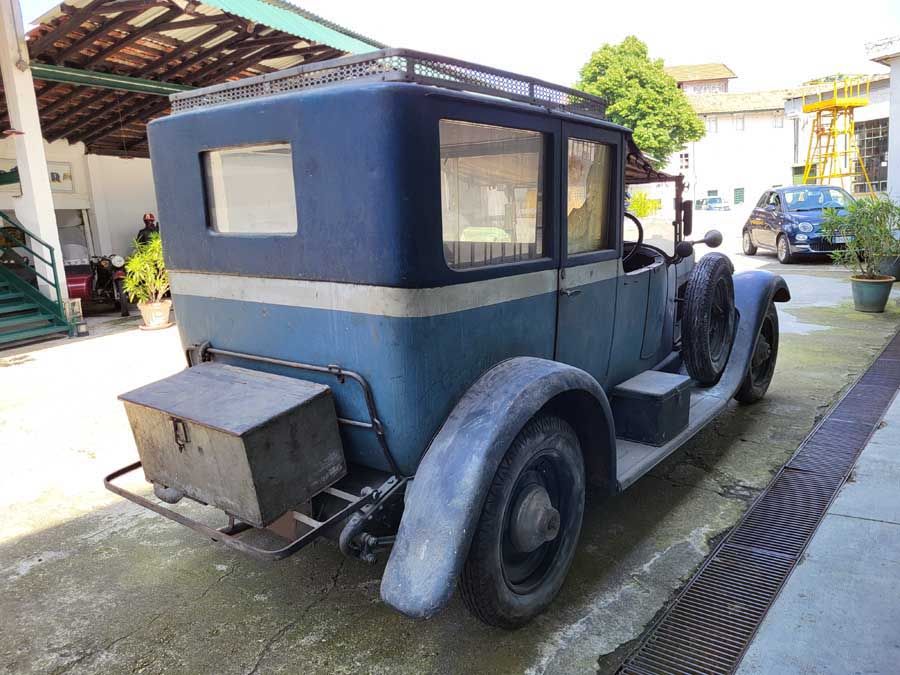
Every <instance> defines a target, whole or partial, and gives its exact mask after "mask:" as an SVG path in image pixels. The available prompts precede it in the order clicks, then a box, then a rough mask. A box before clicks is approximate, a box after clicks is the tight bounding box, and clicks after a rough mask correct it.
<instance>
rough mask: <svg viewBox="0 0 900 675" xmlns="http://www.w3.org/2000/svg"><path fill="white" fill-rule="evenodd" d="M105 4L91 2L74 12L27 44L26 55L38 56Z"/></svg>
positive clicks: (99, 1)
mask: <svg viewBox="0 0 900 675" xmlns="http://www.w3.org/2000/svg"><path fill="white" fill-rule="evenodd" d="M107 2H109V0H92V1H91V2H89V3H88V4H86V5H85V6H84V7H82V8H81V9H78V10H75V11H74V12H72V13H71V14H69V15H68V16H67V17H65V18H64V19H63V20H62V21H60V22H59V23H57V24H56V25H55V26H53V27H52V28H51V30H50V31H49V32H48V33H44V34H43V35H41V36H40V37H39V38H37V39H36V40H33V41H31V42H29V43H28V53H29V54H30V55H31V58H35V57H36V56H40V55H41V54H43V53H44V52H45V51H46V50H47V48H48V47H50V46H51V45H52V44H53V43H54V42H55V41H56V40H59V39H62V38H65V36H66V33H68V32H69V31H70V30H72V29H73V28H78V27H79V26H80V25H81V24H82V23H83V22H84V21H85V19H87V18H88V17H90V16H91V15H93V14H94V13H95V10H97V9H98V8H99V7H100V6H101V5H104V4H106V3H107Z"/></svg>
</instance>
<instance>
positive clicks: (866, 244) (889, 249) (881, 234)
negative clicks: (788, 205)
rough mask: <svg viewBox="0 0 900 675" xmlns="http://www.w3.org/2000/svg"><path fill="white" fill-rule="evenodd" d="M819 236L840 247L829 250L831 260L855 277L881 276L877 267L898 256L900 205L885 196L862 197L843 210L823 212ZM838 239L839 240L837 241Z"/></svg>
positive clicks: (872, 277) (899, 246)
mask: <svg viewBox="0 0 900 675" xmlns="http://www.w3.org/2000/svg"><path fill="white" fill-rule="evenodd" d="M824 215H825V219H824V221H823V222H822V234H823V235H824V236H825V237H826V238H827V239H828V240H829V241H832V242H835V243H841V242H843V246H844V247H843V248H841V249H838V250H835V251H832V252H831V259H832V260H833V261H834V262H835V264H838V265H844V266H846V267H849V268H850V270H852V271H853V273H854V276H857V277H862V278H864V279H878V278H880V277H882V276H883V275H882V274H879V271H878V268H879V267H880V266H881V264H882V262H883V261H884V260H886V259H892V258H895V257H896V256H900V242H898V240H897V238H896V237H897V236H898V235H900V205H897V204H895V203H894V202H893V201H891V200H890V199H889V198H888V197H884V196H877V197H871V198H869V197H863V198H861V199H857V200H854V201H852V202H850V204H849V205H848V206H847V208H846V210H844V211H838V210H836V209H825V212H824ZM838 238H840V239H839V240H838Z"/></svg>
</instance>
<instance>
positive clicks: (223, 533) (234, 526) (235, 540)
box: [103, 462, 396, 560]
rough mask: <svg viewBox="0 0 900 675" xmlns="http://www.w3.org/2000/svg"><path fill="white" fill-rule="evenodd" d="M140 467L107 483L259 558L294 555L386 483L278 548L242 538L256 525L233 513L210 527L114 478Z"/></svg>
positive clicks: (133, 466)
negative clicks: (219, 525)
mask: <svg viewBox="0 0 900 675" xmlns="http://www.w3.org/2000/svg"><path fill="white" fill-rule="evenodd" d="M140 468H141V463H140V462H135V463H134V464H129V465H128V466H125V467H122V468H121V469H118V470H117V471H113V472H112V473H111V474H109V475H108V476H107V477H106V478H104V479H103V486H104V487H105V488H106V489H107V490H109V491H110V492H113V493H115V494H117V495H119V496H120V497H124V498H125V499H127V500H129V501H132V502H134V503H135V504H137V505H138V506H143V507H144V508H145V509H149V510H150V511H153V512H154V513H158V514H159V515H161V516H163V517H165V518H168V519H169V520H173V521H175V522H176V523H180V524H181V525H184V526H185V527H189V528H191V529H192V530H194V531H195V532H198V533H199V534H202V535H204V536H206V537H208V538H210V539H212V540H213V541H217V542H219V543H222V544H225V545H226V546H228V547H230V548H233V549H235V550H236V551H240V552H241V553H244V554H246V555H249V556H250V557H252V558H256V559H257V560H281V559H282V558H287V557H288V556H290V555H293V554H294V553H296V552H297V551H299V550H300V549H301V548H303V547H304V546H306V545H308V544H311V543H312V542H313V541H315V540H316V539H318V538H319V537H320V536H322V535H323V533H324V532H327V531H328V530H329V529H330V528H331V527H332V526H334V525H336V524H338V523H340V522H341V521H343V520H344V519H346V518H347V517H348V516H350V515H352V514H354V513H356V512H357V511H359V510H361V509H362V508H363V507H364V506H367V505H368V504H369V503H371V502H372V501H373V500H374V499H375V498H376V497H377V496H378V495H379V492H382V493H383V491H384V489H383V488H384V486H382V488H381V489H380V490H373V491H371V492H368V493H366V494H363V495H361V496H360V497H358V498H355V499H354V501H350V502H348V505H347V506H346V507H344V508H343V509H341V510H339V511H337V512H336V513H334V514H333V515H332V516H330V517H329V518H328V519H327V520H324V521H322V522H321V523H317V526H316V527H313V528H312V529H311V530H309V531H308V532H306V533H304V534H303V536H301V537H299V538H298V539H295V540H294V541H292V542H291V543H290V544H288V545H287V546H283V547H282V548H278V549H264V548H259V547H257V546H252V545H251V544H248V543H247V542H245V541H242V540H241V539H240V538H239V537H238V536H237V535H239V534H240V533H241V532H245V531H246V530H250V529H253V526H252V525H248V524H247V523H242V522H240V521H236V520H235V519H234V518H233V517H229V524H228V525H227V526H226V527H222V528H218V529H216V528H213V527H210V526H209V525H204V524H203V523H201V522H199V521H196V520H194V519H192V518H188V517H187V516H185V515H184V514H181V513H178V512H177V511H175V510H173V509H170V508H167V507H165V506H163V505H162V504H160V503H158V502H155V501H152V500H150V499H147V498H146V497H142V496H141V495H138V494H135V493H134V492H130V491H128V490H126V489H125V488H123V487H121V486H119V485H116V484H115V482H114V481H116V480H117V479H119V478H121V477H122V476H125V475H127V474H129V473H132V472H133V471H137V470H138V469H140ZM391 480H394V481H396V479H393V478H391V479H389V482H390V481H391ZM391 487H393V486H391ZM336 496H340V497H341V498H342V499H345V498H344V497H343V496H342V495H336ZM345 501H346V499H345Z"/></svg>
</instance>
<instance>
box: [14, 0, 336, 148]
mask: <svg viewBox="0 0 900 675" xmlns="http://www.w3.org/2000/svg"><path fill="white" fill-rule="evenodd" d="M182 4H183V3H180V4H176V3H175V2H174V0H91V1H90V2H87V3H85V4H84V5H83V6H81V7H78V6H75V5H68V4H65V3H64V4H62V5H60V7H59V11H58V12H57V13H56V15H55V16H52V18H50V19H49V21H48V22H47V23H44V24H41V25H39V26H37V27H36V28H34V29H33V30H32V31H31V33H30V34H29V36H28V43H27V44H28V48H29V53H30V55H31V58H32V59H33V60H34V61H37V62H41V63H48V64H52V65H58V66H63V65H64V66H67V67H70V68H80V69H83V70H91V71H97V72H102V73H110V74H116V75H127V76H130V77H138V78H144V79H151V80H157V81H160V82H172V83H175V84H186V85H191V86H207V85H211V84H217V83H220V82H225V81H228V80H234V79H239V78H242V77H247V76H251V75H258V74H260V73H265V72H270V71H271V70H272V68H269V67H267V66H266V65H265V64H264V63H263V62H264V61H269V60H272V59H278V58H283V57H288V56H290V57H293V58H296V59H297V63H298V64H299V63H307V62H312V61H320V60H324V59H327V58H335V57H337V56H341V55H343V54H345V53H346V52H343V51H341V50H339V49H335V48H333V47H330V46H328V45H326V44H320V43H315V42H312V41H310V40H307V39H304V38H303V37H299V36H295V35H290V34H288V33H284V32H282V31H278V30H274V29H270V28H268V27H267V26H263V25H259V24H254V23H253V22H251V21H248V20H246V19H244V18H241V17H238V16H233V15H229V14H226V13H224V12H221V11H219V10H212V8H211V7H210V6H204V5H202V4H201V3H196V2H195V3H189V4H188V5H187V6H186V7H182ZM210 10H212V11H210ZM35 91H36V94H37V99H38V111H39V114H40V117H41V124H42V129H43V133H44V138H45V139H46V140H48V141H51V142H52V141H54V140H57V139H60V138H65V139H67V140H68V141H69V142H70V143H77V142H84V143H85V145H86V146H87V148H88V151H89V152H95V153H99V154H112V155H121V156H142V157H146V156H148V148H147V134H146V125H147V123H148V122H149V121H151V120H152V119H155V118H156V117H159V116H161V115H165V114H168V111H169V103H168V99H167V98H165V97H161V96H154V95H150V94H141V93H133V92H123V91H113V90H109V89H99V88H96V87H91V86H86V85H79V84H72V83H62V82H48V81H42V80H35ZM8 124H9V120H8V115H7V111H6V102H5V99H4V98H2V97H0V131H2V130H3V129H4V128H7V127H8Z"/></svg>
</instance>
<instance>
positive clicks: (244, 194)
mask: <svg viewBox="0 0 900 675" xmlns="http://www.w3.org/2000/svg"><path fill="white" fill-rule="evenodd" d="M202 159H203V174H204V180H205V183H206V206H207V210H208V213H209V216H208V218H209V226H210V228H212V230H213V231H215V232H219V233H220V234H256V235H260V234H283V235H288V234H295V233H296V232H297V200H296V197H295V196H294V169H293V159H292V158H291V145H290V143H272V144H267V145H249V146H244V147H239V148H225V149H223V150H210V151H209V152H204V153H202Z"/></svg>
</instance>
